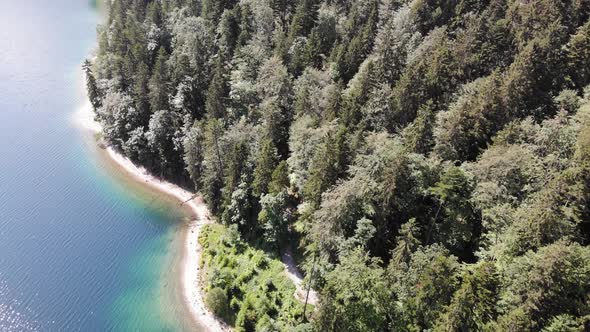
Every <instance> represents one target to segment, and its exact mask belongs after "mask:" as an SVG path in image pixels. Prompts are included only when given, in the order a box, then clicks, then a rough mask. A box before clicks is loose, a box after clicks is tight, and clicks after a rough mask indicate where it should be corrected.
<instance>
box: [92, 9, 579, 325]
mask: <svg viewBox="0 0 590 332" xmlns="http://www.w3.org/2000/svg"><path fill="white" fill-rule="evenodd" d="M108 13H109V15H108V19H107V20H106V22H105V24H104V25H102V26H100V27H99V28H98V41H99V48H98V51H97V56H96V58H95V60H93V61H92V62H90V61H88V62H86V63H85V70H86V73H87V86H88V93H89V97H90V100H91V103H92V105H93V107H94V109H95V112H96V117H97V119H98V120H99V121H100V122H101V123H102V125H103V126H104V130H103V137H104V139H105V140H106V141H107V142H108V144H110V145H111V146H113V147H114V148H115V149H117V150H119V151H121V152H122V153H124V154H125V155H126V156H128V157H129V158H131V159H132V160H133V161H135V162H137V163H139V164H141V165H144V166H145V167H147V168H148V169H150V170H151V171H152V172H153V173H154V174H156V175H159V176H161V177H163V178H166V179H168V180H171V181H174V182H176V183H178V184H180V185H183V186H186V187H190V188H191V189H195V190H197V191H199V192H201V193H202V194H203V196H204V198H205V200H206V202H207V204H208V206H209V208H210V210H211V212H212V213H213V214H214V215H215V216H216V218H217V220H218V222H219V223H222V224H224V225H225V226H226V228H212V229H214V230H215V231H214V232H213V231H211V232H213V233H209V234H214V235H215V236H213V235H209V236H210V237H211V236H213V237H212V238H209V239H202V241H205V242H206V243H207V244H208V245H212V244H215V243H218V242H219V243H221V244H219V243H218V244H219V245H220V246H221V247H220V248H218V249H215V248H209V249H208V250H210V251H211V252H209V253H208V255H210V257H214V258H215V259H213V258H210V259H209V262H210V263H211V262H213V261H214V263H211V264H212V265H211V266H209V267H210V268H212V269H213V268H215V266H218V267H219V266H220V267H221V268H222V270H219V271H217V272H220V271H223V272H224V273H221V272H220V273H217V272H216V271H210V273H209V275H208V278H207V280H206V281H207V282H208V283H209V289H211V290H212V291H213V290H214V292H215V294H216V296H215V298H216V299H217V305H218V306H219V308H221V309H219V311H218V312H220V313H221V314H220V316H222V317H224V318H226V319H227V320H228V321H230V323H232V324H235V329H236V330H237V331H251V330H254V329H256V330H267V331H274V330H283V331H291V330H295V329H297V330H298V331H308V330H317V331H420V330H425V329H426V330H433V331H505V330H509V331H539V330H545V331H583V330H589V329H590V248H589V247H588V244H589V242H590V206H589V203H588V199H589V198H590V88H587V86H588V85H589V84H590V21H589V15H590V1H588V0H563V1H554V0H531V1H524V0H488V1H486V0H453V1H442V0H413V1H408V0H357V1H352V0H349V1H347V0H298V1H289V0H239V1H237V0H134V1H124V0H112V1H111V2H110V5H109V6H108ZM220 234H221V235H220ZM224 234H225V235H224ZM222 235H223V236H222ZM218 238H221V239H222V240H219V239H218ZM228 239H234V242H235V243H228V242H227V241H230V240H228ZM224 241H225V242H224ZM230 242H231V241H230ZM287 248H293V249H294V250H295V251H296V253H295V254H296V255H295V256H296V257H297V258H298V262H299V263H300V266H301V267H302V269H303V270H304V271H305V272H306V273H305V274H306V282H310V280H311V286H312V287H313V288H314V289H315V290H316V291H317V292H318V294H319V304H318V306H317V307H316V308H315V309H309V310H307V314H306V315H305V316H306V317H304V315H303V312H305V311H302V310H301V306H300V304H299V303H294V302H293V298H290V297H289V296H290V294H291V293H292V289H291V286H288V285H286V284H282V282H283V279H281V281H280V283H279V282H277V283H279V284H278V285H279V286H277V287H278V289H277V290H273V288H272V287H275V286H276V285H274V286H273V285H272V278H271V277H270V276H271V275H272V271H277V269H279V265H280V264H279V263H277V262H276V261H274V260H271V259H272V257H274V258H277V257H280V254H281V252H284V251H285V250H287ZM217 252H227V253H226V254H224V255H226V256H227V258H226V259H224V258H223V257H221V258H220V256H217V257H215V254H216V253H217ZM230 258H231V259H230ZM236 262H245V263H244V264H248V265H244V266H254V267H255V268H256V269H258V270H256V273H254V272H253V271H254V268H252V269H251V270H248V271H247V272H244V271H242V270H243V269H244V266H242V267H240V264H238V263H236ZM261 262H262V263H261ZM264 262H272V263H264ZM265 266H269V267H268V268H269V269H271V270H268V271H264V267H265ZM232 269H233V270H232ZM252 274H256V275H257V276H258V277H259V278H263V277H264V278H267V277H268V278H267V280H271V281H270V283H271V285H268V284H266V285H264V287H260V288H256V287H258V285H253V283H252V282H249V281H250V279H246V280H244V279H241V280H237V279H239V278H240V277H237V276H241V275H249V276H250V277H251V276H252ZM258 277H257V278H258ZM244 278H249V277H244ZM244 287H249V288H248V290H247V291H245V290H244ZM269 287H270V288H269ZM253 289H258V291H259V292H264V294H261V296H258V297H257V296H256V294H255V291H253ZM244 292H246V293H247V296H248V297H247V298H242V296H243V294H244ZM272 292H275V293H272ZM262 295H264V296H262ZM271 301H272V303H271ZM220 302H226V303H220ZM283 309H284V311H281V310H283Z"/></svg>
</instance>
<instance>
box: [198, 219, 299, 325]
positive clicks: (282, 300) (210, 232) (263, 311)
mask: <svg viewBox="0 0 590 332" xmlns="http://www.w3.org/2000/svg"><path fill="white" fill-rule="evenodd" d="M199 242H200V243H201V245H202V246H203V248H204V250H203V256H202V259H203V264H204V270H205V271H206V278H205V281H206V282H207V284H208V285H210V288H209V289H208V290H207V295H206V300H207V301H206V302H207V305H208V306H209V307H210V308H212V309H214V312H215V313H216V314H217V313H218V310H221V311H220V312H225V314H219V315H220V316H221V317H223V318H225V319H226V320H227V321H228V322H230V323H231V324H232V325H234V326H235V330H236V331H254V330H256V331H258V330H264V329H270V330H277V329H278V330H280V331H289V330H291V329H292V328H293V327H294V326H296V325H297V323H298V321H299V319H300V318H301V314H302V312H303V304H302V303H300V302H298V301H297V300H296V299H295V298H294V295H293V294H294V292H295V286H294V285H293V283H292V282H291V281H290V280H289V279H288V278H287V277H286V276H285V275H284V274H283V270H284V267H283V264H282V263H281V262H280V261H279V260H277V259H273V258H271V257H270V256H269V255H268V254H266V253H264V252H263V251H261V250H257V249H255V248H253V247H251V246H249V245H248V244H247V243H245V242H243V241H242V240H240V238H239V233H237V230H236V229H235V228H231V227H230V228H226V227H224V226H221V225H207V226H204V228H203V230H202V231H201V235H200V236H199ZM209 299H212V302H210V301H209ZM216 308H217V309H216ZM224 310H226V311H224Z"/></svg>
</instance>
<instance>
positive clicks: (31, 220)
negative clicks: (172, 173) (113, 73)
mask: <svg viewBox="0 0 590 332" xmlns="http://www.w3.org/2000/svg"><path fill="white" fill-rule="evenodd" d="M98 19H99V17H98V13H97V11H96V9H95V8H94V6H93V1H90V0H53V1H47V0H19V1H15V0H0V331H26V330H40V331H129V330H140V331H177V330H185V329H188V328H189V327H190V324H189V323H188V322H186V320H187V319H186V313H185V308H184V306H183V305H182V303H181V302H182V301H181V299H180V295H179V294H178V291H177V290H176V289H177V288H178V282H179V280H178V279H179V278H178V276H177V274H178V273H177V265H178V264H177V260H178V259H179V257H180V254H181V252H182V248H181V244H179V241H178V237H179V233H180V231H181V230H182V228H183V227H184V226H183V223H182V220H183V216H181V215H180V212H178V211H177V209H176V205H175V204H174V203H173V202H172V201H171V200H170V199H162V198H161V197H159V195H157V194H156V193H154V192H152V191H150V190H147V189H146V188H142V187H141V186H139V185H136V184H133V183H131V182H129V181H126V178H125V177H124V175H123V174H121V173H120V172H119V171H118V170H116V169H115V168H113V167H112V165H109V163H108V161H106V160H103V159H102V158H100V154H101V153H100V151H99V149H97V148H96V146H95V144H94V143H93V142H92V137H90V135H89V134H88V133H84V132H83V131H82V130H81V129H80V128H77V127H76V126H75V125H74V124H73V123H74V122H73V121H71V119H72V116H73V114H74V113H75V112H76V111H77V110H79V109H80V107H82V105H83V104H84V93H83V91H82V90H81V89H80V80H81V75H80V65H81V63H82V61H83V59H84V58H85V57H86V56H87V55H88V54H89V53H90V51H91V50H92V48H93V47H94V45H95V27H96V24H97V22H98Z"/></svg>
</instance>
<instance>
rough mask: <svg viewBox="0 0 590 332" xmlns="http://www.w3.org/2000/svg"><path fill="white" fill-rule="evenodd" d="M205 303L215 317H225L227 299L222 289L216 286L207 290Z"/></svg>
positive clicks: (227, 306) (227, 305)
mask: <svg viewBox="0 0 590 332" xmlns="http://www.w3.org/2000/svg"><path fill="white" fill-rule="evenodd" d="M205 304H206V305H207V307H208V308H209V309H210V310H211V311H212V312H213V313H214V314H215V315H216V316H217V317H221V318H226V315H227V314H228V308H229V301H228V300H227V295H226V294H225V292H224V290H223V289H221V288H219V287H216V288H213V289H211V290H209V291H208V292H207V296H206V297H205Z"/></svg>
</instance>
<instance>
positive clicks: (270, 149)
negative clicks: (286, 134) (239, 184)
mask: <svg viewBox="0 0 590 332" xmlns="http://www.w3.org/2000/svg"><path fill="white" fill-rule="evenodd" d="M277 162H278V157H277V150H276V147H275V145H274V143H273V141H272V139H270V138H268V137H267V138H264V139H263V141H262V142H261V144H260V151H259V152H258V157H257V158H256V168H255V169H254V182H253V183H252V187H253V188H254V194H255V195H256V196H258V197H260V196H262V195H263V194H266V193H267V192H268V185H269V183H270V182H271V181H272V173H273V170H274V169H275V167H276V165H277Z"/></svg>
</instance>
